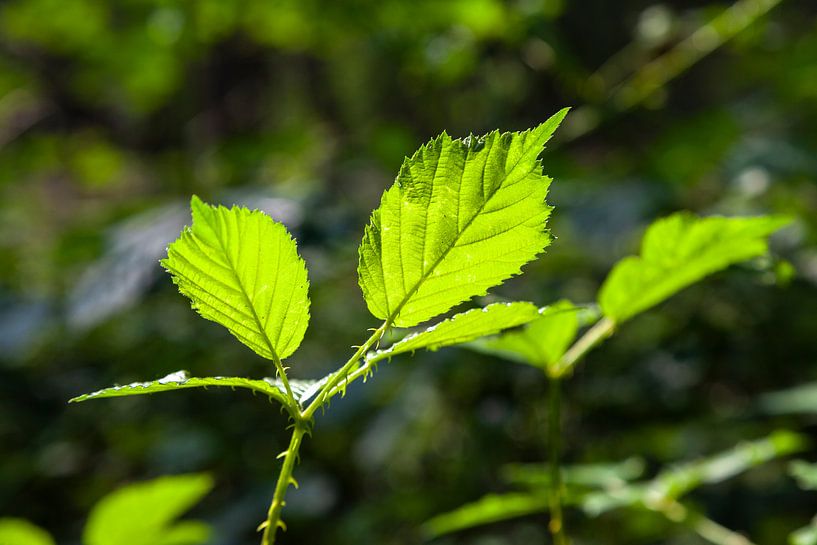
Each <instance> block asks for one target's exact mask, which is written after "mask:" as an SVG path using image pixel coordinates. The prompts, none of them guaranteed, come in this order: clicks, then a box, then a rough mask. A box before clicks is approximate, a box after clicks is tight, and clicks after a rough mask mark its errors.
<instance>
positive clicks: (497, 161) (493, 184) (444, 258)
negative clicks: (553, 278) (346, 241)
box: [358, 109, 567, 327]
mask: <svg viewBox="0 0 817 545" xmlns="http://www.w3.org/2000/svg"><path fill="white" fill-rule="evenodd" d="M566 114H567V110H566V109H565V110H562V111H560V112H559V113H557V114H556V115H554V116H553V117H551V118H550V119H548V120H547V121H546V122H545V123H543V124H542V125H540V126H538V127H536V128H535V129H532V130H528V131H525V132H521V133H504V134H500V133H499V132H498V131H494V132H492V133H490V134H488V135H486V136H484V137H481V138H475V137H468V138H466V139H464V140H460V139H457V140H454V139H452V138H451V137H449V136H448V135H447V134H445V133H443V134H442V135H440V136H439V137H437V138H435V139H434V140H432V141H431V142H429V143H428V144H426V145H425V146H423V147H422V148H420V149H419V151H417V153H415V154H414V155H413V156H412V157H411V158H410V159H406V160H405V162H404V163H403V166H402V168H401V169H400V173H399V175H398V176H397V180H396V181H395V183H394V185H393V186H392V187H391V188H390V189H389V190H387V191H386V192H385V193H384V194H383V198H382V200H381V202H380V207H379V208H378V209H377V210H375V211H374V212H373V213H372V217H371V221H370V223H369V225H368V226H367V227H366V232H365V234H364V236H363V242H362V243H361V245H360V251H359V254H360V260H359V265H358V276H359V283H360V287H361V289H362V290H363V296H364V297H365V299H366V303H367V305H368V307H369V310H370V311H371V313H372V314H374V315H375V316H377V317H378V318H381V319H383V320H386V321H388V322H389V323H390V324H392V325H394V326H397V327H412V326H415V325H417V324H419V323H421V322H424V321H426V320H429V319H431V318H433V317H435V316H438V315H440V314H442V313H444V312H446V311H448V310H449V309H451V308H452V307H453V306H455V305H457V304H459V303H462V302H463V301H466V300H468V299H470V298H472V297H474V296H477V295H484V294H485V293H486V290H487V289H489V288H491V287H493V286H496V285H499V284H501V283H502V282H503V281H505V280H506V279H508V278H510V277H511V276H513V275H516V274H520V272H521V267H522V266H523V265H525V264H526V263H528V262H529V261H531V260H532V259H534V258H535V257H536V256H537V255H539V254H540V253H542V252H543V251H544V249H545V247H546V246H548V244H550V240H551V238H550V234H549V233H548V231H547V229H546V222H547V219H548V216H549V215H550V207H549V206H548V205H547V203H546V202H545V197H546V196H547V191H548V186H549V184H550V179H549V178H547V177H545V176H544V175H542V165H541V163H540V162H539V160H538V159H537V157H538V156H539V154H540V153H542V150H543V148H544V145H545V143H546V142H547V141H548V140H549V139H550V137H551V135H552V134H553V132H554V131H555V130H556V128H557V127H558V126H559V123H561V121H562V119H563V118H564V116H565V115H566Z"/></svg>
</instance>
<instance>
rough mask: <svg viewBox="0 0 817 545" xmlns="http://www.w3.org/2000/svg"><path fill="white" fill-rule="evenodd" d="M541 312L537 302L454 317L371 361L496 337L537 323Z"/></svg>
mask: <svg viewBox="0 0 817 545" xmlns="http://www.w3.org/2000/svg"><path fill="white" fill-rule="evenodd" d="M538 316H539V309H538V308H536V305H534V304H533V303H524V302H516V303H494V304H491V305H488V306H487V307H485V308H475V309H471V310H468V311H466V312H463V313H461V314H457V315H455V316H452V317H451V318H449V319H448V320H443V321H442V322H440V323H438V324H435V325H433V326H431V327H429V328H427V329H425V330H423V331H420V332H418V333H414V334H412V335H409V336H408V337H406V338H404V339H402V340H401V341H398V342H396V343H394V344H393V345H391V346H390V347H389V348H387V349H385V350H379V351H377V352H373V353H371V354H369V356H368V357H367V358H366V359H367V360H368V361H380V360H382V359H385V358H390V357H392V356H394V355H396V354H403V353H405V352H414V351H415V350H420V349H422V348H425V349H427V350H437V349H438V348H442V347H444V346H453V345H455V344H462V343H465V342H468V341H473V340H474V339H477V338H479V337H483V336H485V335H494V334H496V333H499V332H500V331H502V330H504V329H508V328H511V327H518V326H520V325H523V324H526V323H528V322H530V321H531V320H535V319H536V318H537V317H538Z"/></svg>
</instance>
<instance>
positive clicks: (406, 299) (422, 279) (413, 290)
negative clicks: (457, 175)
mask: <svg viewBox="0 0 817 545" xmlns="http://www.w3.org/2000/svg"><path fill="white" fill-rule="evenodd" d="M525 151H526V150H525V149H523V150H522V151H521V152H520V154H519V158H517V160H516V162H515V163H514V166H513V168H511V169H510V172H513V171H514V169H516V167H517V166H518V165H519V162H520V161H521V160H522V158H523V157H524V156H525ZM486 153H488V154H489V155H490V150H487V151H486ZM487 160H488V158H486V161H487ZM466 161H467V158H466ZM464 168H465V167H464V166H463V169H464ZM508 176H509V171H508V169H507V168H506V169H505V177H504V178H503V179H502V181H501V182H500V183H499V184H497V188H496V190H494V192H493V193H491V194H490V195H489V196H488V198H487V199H485V200H484V201H483V202H482V204H480V206H479V208H478V209H477V211H476V212H475V213H474V215H473V216H471V218H470V219H469V220H468V222H467V223H466V224H465V225H464V226H463V228H462V230H461V231H460V232H459V233H457V235H456V237H454V240H453V241H452V242H451V245H450V246H448V247H447V248H446V249H445V250H443V252H442V253H441V254H440V257H438V258H437V259H436V260H435V261H434V263H432V264H431V267H429V268H428V270H427V271H426V272H424V273H423V274H422V276H420V278H419V279H418V280H417V282H416V283H415V284H414V286H412V288H411V290H409V291H408V292H407V293H406V295H405V297H404V298H403V300H402V301H401V302H400V304H398V305H397V307H396V308H395V310H394V312H393V313H392V314H391V315H390V316H389V318H388V322H390V323H392V322H394V320H395V319H396V318H397V317H398V316H399V315H400V311H401V310H403V307H404V306H406V304H407V303H408V302H409V300H411V298H412V297H413V296H414V294H415V293H416V292H417V290H418V289H420V286H421V285H422V284H423V282H425V281H426V280H427V279H428V277H429V276H430V275H431V273H432V272H433V271H434V269H436V268H437V267H438V266H439V264H440V263H441V262H442V261H443V259H445V258H446V256H448V253H449V252H450V251H451V250H452V249H453V248H454V247H455V246H456V245H457V243H458V242H459V240H460V238H461V237H462V235H463V234H464V233H465V232H466V231H467V230H468V229H469V228H470V227H471V224H472V223H473V222H474V220H475V219H476V218H477V217H478V216H479V215H480V214H481V213H482V211H483V210H484V209H485V207H486V206H487V205H488V203H489V202H490V201H491V199H493V198H494V196H495V195H496V194H497V193H499V191H500V190H501V189H502V188H503V187H504V183H505V181H506V180H507V179H508ZM484 179H485V176H484V175H483V177H482V180H483V183H484ZM461 191H462V186H460V192H461ZM401 231H402V229H401ZM424 236H425V235H424ZM485 240H487V239H485Z"/></svg>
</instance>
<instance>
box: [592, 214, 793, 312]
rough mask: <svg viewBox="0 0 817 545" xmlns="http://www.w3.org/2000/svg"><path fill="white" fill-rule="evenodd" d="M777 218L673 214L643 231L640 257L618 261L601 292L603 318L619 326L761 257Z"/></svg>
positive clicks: (781, 220) (777, 224)
mask: <svg viewBox="0 0 817 545" xmlns="http://www.w3.org/2000/svg"><path fill="white" fill-rule="evenodd" d="M787 223H789V220H788V219H786V218H781V217H771V216H760V217H752V218H748V217H747V218H724V217H708V218H699V217H696V216H694V215H692V214H689V213H677V214H673V215H672V216H669V217H667V218H664V219H661V220H658V221H656V222H655V223H653V224H652V225H651V226H650V228H649V229H647V232H646V234H645V235H644V240H643V242H642V246H641V255H640V256H631V257H627V258H624V259H623V260H621V261H620V262H619V263H618V264H617V265H616V266H615V267H614V268H613V270H612V272H611V273H610V275H609V276H608V277H607V280H606V281H605V282H604V285H603V286H602V288H601V292H600V293H599V304H600V305H601V310H602V312H603V313H604V315H605V316H607V317H608V318H611V319H612V320H613V321H615V322H623V321H624V320H627V319H628V318H631V317H633V316H634V315H636V314H638V313H639V312H643V311H645V310H647V309H648V308H650V307H652V306H654V305H656V304H658V303H660V302H661V301H663V300H664V299H666V298H668V297H669V296H671V295H673V294H674V293H675V292H677V291H679V290H681V289H683V288H685V287H687V286H689V285H690V284H693V283H695V282H697V281H698V280H700V279H702V278H703V277H705V276H707V275H709V274H712V273H714V272H716V271H719V270H721V269H725V268H726V267H728V266H729V265H732V264H734V263H739V262H741V261H746V260H748V259H751V258H753V257H757V256H760V255H762V254H764V253H766V251H767V238H768V236H769V235H770V234H772V233H773V232H775V231H777V230H778V229H780V228H781V227H783V226H784V225H786V224H787Z"/></svg>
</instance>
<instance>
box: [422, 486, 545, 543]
mask: <svg viewBox="0 0 817 545" xmlns="http://www.w3.org/2000/svg"><path fill="white" fill-rule="evenodd" d="M547 508H548V497H547V495H546V494H530V493H520V494H516V493H509V494H490V495H488V496H485V497H483V498H481V499H480V500H477V501H475V502H474V503H469V504H467V505H463V506H462V507H460V508H458V509H456V510H454V511H450V512H448V513H444V514H442V515H439V516H436V517H434V518H433V519H431V520H429V521H428V522H426V523H425V524H424V525H423V531H424V533H425V534H426V535H427V536H428V537H429V538H434V537H439V536H442V535H445V534H450V533H452V532H457V531H459V530H465V529H467V528H473V527H474V526H481V525H483V524H490V523H492V522H499V521H503V520H508V519H513V518H517V517H523V516H525V515H531V514H533V513H541V512H544V511H547Z"/></svg>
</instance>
